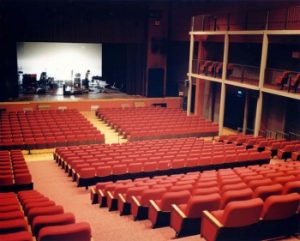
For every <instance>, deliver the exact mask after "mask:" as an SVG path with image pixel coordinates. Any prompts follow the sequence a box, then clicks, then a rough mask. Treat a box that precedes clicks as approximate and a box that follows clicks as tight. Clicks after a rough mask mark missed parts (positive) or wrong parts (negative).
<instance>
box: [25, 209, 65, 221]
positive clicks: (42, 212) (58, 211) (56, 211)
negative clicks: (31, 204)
mask: <svg viewBox="0 0 300 241" xmlns="http://www.w3.org/2000/svg"><path fill="white" fill-rule="evenodd" d="M63 212H64V209H63V207H62V206H60V205H56V206H50V207H36V208H32V209H30V211H29V212H28V215H27V217H28V222H29V223H30V224H32V221H33V220H34V218H35V217H37V216H41V215H54V214H62V213H63Z"/></svg>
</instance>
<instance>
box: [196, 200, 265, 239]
mask: <svg viewBox="0 0 300 241" xmlns="http://www.w3.org/2000/svg"><path fill="white" fill-rule="evenodd" d="M262 209H263V201H262V200H261V199H260V198H255V199H251V200H246V201H235V202H231V203H229V204H228V205H227V206H226V208H225V209H224V210H220V211H213V212H208V211H204V212H203V218H202V222H201V235H202V236H203V237H204V238H205V239H206V240H207V241H215V240H253V238H252V239H251V235H252V234H253V230H251V225H253V224H256V223H258V222H259V218H260V215H261V212H262Z"/></svg>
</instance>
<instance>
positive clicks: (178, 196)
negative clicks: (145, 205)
mask: <svg viewBox="0 0 300 241" xmlns="http://www.w3.org/2000/svg"><path fill="white" fill-rule="evenodd" d="M190 196H191V194H190V192H189V191H175V192H171V191H170V192H166V193H164V194H163V195H162V197H161V199H159V200H157V199H154V200H150V206H149V220H150V221H151V223H152V227H153V228H156V227H162V226H166V225H169V223H170V215H171V210H172V206H171V205H172V204H182V203H186V202H187V201H188V200H189V198H190Z"/></svg>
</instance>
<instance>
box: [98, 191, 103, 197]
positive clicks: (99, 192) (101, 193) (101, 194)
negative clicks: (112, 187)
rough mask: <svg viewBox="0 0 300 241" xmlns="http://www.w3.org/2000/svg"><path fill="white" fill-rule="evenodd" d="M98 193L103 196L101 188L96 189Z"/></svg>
mask: <svg viewBox="0 0 300 241" xmlns="http://www.w3.org/2000/svg"><path fill="white" fill-rule="evenodd" d="M98 194H99V195H100V196H101V197H104V193H103V192H102V190H101V189H99V190H98Z"/></svg>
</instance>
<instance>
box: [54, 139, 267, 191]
mask: <svg viewBox="0 0 300 241" xmlns="http://www.w3.org/2000/svg"><path fill="white" fill-rule="evenodd" d="M54 159H55V160H56V161H57V163H58V164H59V165H60V166H61V167H62V168H64V169H65V171H66V172H68V173H69V175H72V173H73V178H74V180H76V181H77V183H78V186H88V185H92V184H95V183H96V182H97V181H113V180H114V181H115V180H119V179H128V178H137V177H145V176H148V177H151V176H154V175H163V174H175V173H182V172H188V171H194V170H203V169H207V168H210V169H211V168H218V167H226V166H238V165H241V164H257V163H267V162H269V160H270V152H269V151H263V152H258V151H257V150H254V149H249V150H246V149H245V147H244V146H236V145H234V144H224V143H220V142H218V143H214V142H212V141H204V140H203V139H199V138H180V139H164V140H147V141H139V142H129V143H123V144H113V145H107V144H106V145H82V146H77V147H64V148H57V149H56V151H55V153H54Z"/></svg>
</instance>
